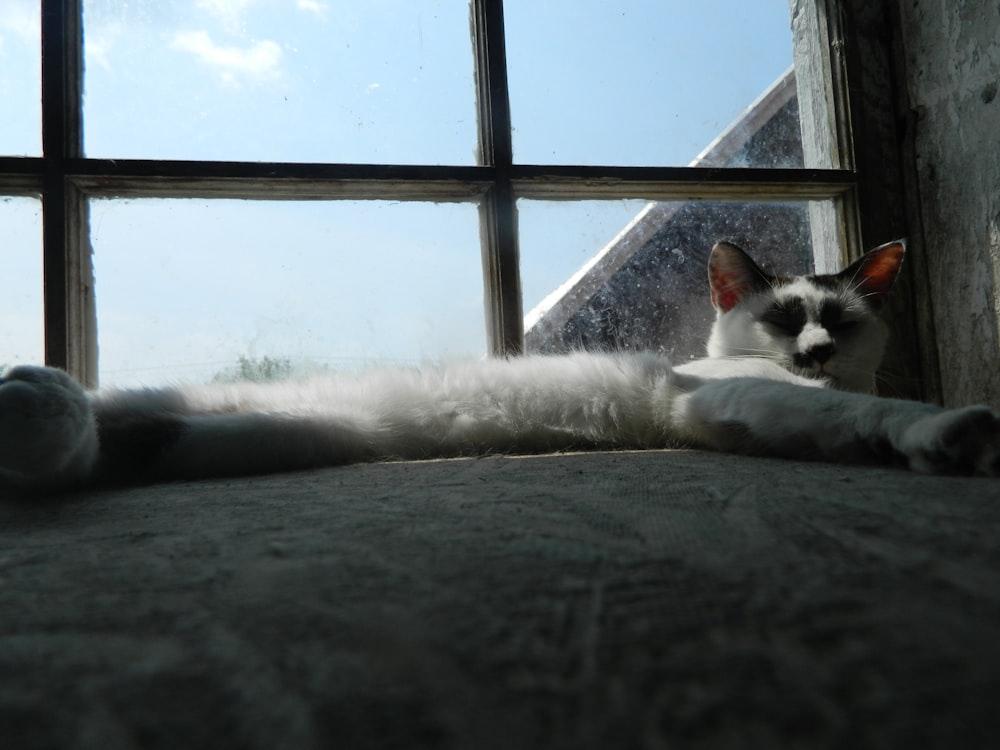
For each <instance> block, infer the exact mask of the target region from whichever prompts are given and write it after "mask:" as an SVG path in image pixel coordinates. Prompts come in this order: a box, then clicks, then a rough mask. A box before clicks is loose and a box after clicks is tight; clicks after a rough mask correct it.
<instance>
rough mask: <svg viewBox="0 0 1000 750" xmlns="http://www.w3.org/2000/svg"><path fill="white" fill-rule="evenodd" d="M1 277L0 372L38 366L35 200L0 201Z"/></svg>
mask: <svg viewBox="0 0 1000 750" xmlns="http://www.w3.org/2000/svg"><path fill="white" fill-rule="evenodd" d="M0 227H3V234H4V239H3V244H4V251H3V273H0V320H2V321H3V325H2V326H0V372H2V371H3V370H4V369H6V368H7V367H8V366H10V365H16V364H41V363H42V361H43V359H44V352H45V346H44V340H43V338H42V330H43V326H42V206H41V202H40V201H39V200H37V199H36V198H0Z"/></svg>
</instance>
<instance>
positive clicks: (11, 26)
mask: <svg viewBox="0 0 1000 750" xmlns="http://www.w3.org/2000/svg"><path fill="white" fill-rule="evenodd" d="M0 31H9V32H11V33H12V34H13V35H14V36H17V37H20V38H21V39H23V40H24V41H26V42H28V43H29V44H36V45H37V44H41V41H40V40H41V34H42V14H41V13H40V12H39V10H38V2H37V0H4V7H3V12H0ZM0 36H2V35H0Z"/></svg>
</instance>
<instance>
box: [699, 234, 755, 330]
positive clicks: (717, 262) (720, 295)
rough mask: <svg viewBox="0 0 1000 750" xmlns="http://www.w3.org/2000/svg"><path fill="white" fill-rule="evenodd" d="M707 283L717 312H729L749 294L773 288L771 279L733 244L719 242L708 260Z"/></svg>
mask: <svg viewBox="0 0 1000 750" xmlns="http://www.w3.org/2000/svg"><path fill="white" fill-rule="evenodd" d="M708 283H709V285H710V286H711V287H712V304H713V305H714V306H715V309H716V310H719V311H721V312H724V313H725V312H729V311H730V310H732V309H733V308H734V307H735V306H736V303H738V302H739V301H740V300H741V299H743V297H744V296H745V295H747V294H748V293H750V292H757V291H761V290H763V289H767V288H768V287H770V285H771V282H770V280H769V278H768V276H767V275H766V274H765V273H764V272H763V271H761V270H760V268H758V267H757V264H756V263H754V262H753V260H751V258H750V256H749V255H747V254H746V253H745V252H743V251H742V250H741V249H740V248H738V247H736V245H734V244H732V243H731V242H716V243H715V247H713V248H712V254H711V255H710V256H709V258H708Z"/></svg>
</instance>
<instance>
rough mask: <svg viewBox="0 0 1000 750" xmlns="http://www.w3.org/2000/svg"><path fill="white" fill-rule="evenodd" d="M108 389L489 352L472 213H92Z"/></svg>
mask: <svg viewBox="0 0 1000 750" xmlns="http://www.w3.org/2000/svg"><path fill="white" fill-rule="evenodd" d="M91 227H92V230H91V231H92V241H93V245H94V266H95V276H96V278H97V286H96V297H97V320H98V343H99V347H100V368H99V374H100V380H101V383H102V384H109V383H114V384H135V383H156V382H163V381H171V380H173V381H176V380H178V379H182V380H186V381H195V382H205V381H210V380H213V379H218V378H223V379H225V378H231V377H236V376H238V375H240V374H243V375H249V376H251V377H257V376H263V377H269V376H271V375H274V374H278V375H280V374H287V373H288V372H291V373H292V374H297V373H300V372H303V371H308V370H311V369H314V368H320V369H322V368H356V367H360V366H364V365H367V364H371V363H373V362H381V361H386V360H392V361H394V362H404V363H420V362H421V361H427V360H438V359H442V358H451V357H466V356H481V355H482V354H483V353H484V352H485V351H486V333H485V331H486V326H485V320H484V314H483V275H482V264H481V261H480V249H479V228H478V212H477V209H476V206H474V205H470V204H426V203H387V202H378V201H369V202H362V201H357V202H355V201H350V202H309V203H292V202H273V203H272V202H243V201H229V200H217V201H206V200H136V201H124V200H98V201H94V202H93V204H92V206H91Z"/></svg>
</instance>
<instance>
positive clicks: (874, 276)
mask: <svg viewBox="0 0 1000 750" xmlns="http://www.w3.org/2000/svg"><path fill="white" fill-rule="evenodd" d="M905 252H906V245H905V244H904V243H903V242H902V241H897V242H890V243H888V244H885V245H882V246H880V247H877V248H875V249H874V250H872V251H871V252H870V253H868V254H867V255H864V256H862V257H861V258H860V259H859V260H858V261H857V263H856V264H855V270H854V273H853V279H854V280H855V281H856V283H857V285H858V288H859V289H861V290H863V291H864V293H865V296H866V297H867V298H868V300H869V301H870V302H871V303H872V304H874V305H875V306H877V307H878V306H881V305H882V304H883V303H884V302H885V299H886V297H887V296H888V294H889V290H890V289H892V285H893V284H894V283H895V281H896V279H897V278H898V277H899V271H900V269H901V268H902V266H903V255H904V253H905ZM848 270H851V269H848Z"/></svg>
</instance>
